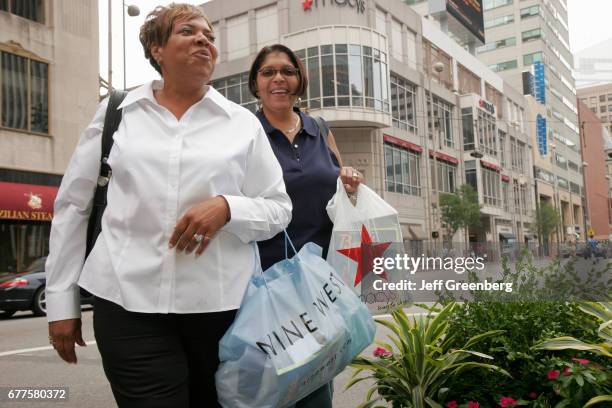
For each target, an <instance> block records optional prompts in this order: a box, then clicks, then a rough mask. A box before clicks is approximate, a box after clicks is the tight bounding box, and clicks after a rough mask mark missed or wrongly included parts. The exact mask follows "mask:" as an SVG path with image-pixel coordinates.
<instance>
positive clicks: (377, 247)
mask: <svg viewBox="0 0 612 408" xmlns="http://www.w3.org/2000/svg"><path fill="white" fill-rule="evenodd" d="M389 245H391V242H382V243H373V242H372V237H371V236H370V233H369V232H368V230H367V229H366V227H365V225H363V226H362V227H361V245H360V246H358V247H357V248H345V249H338V252H340V253H341V254H342V255H344V256H346V257H349V258H351V259H352V260H353V261H355V262H357V274H356V275H355V286H357V285H358V284H359V283H360V282H361V280H362V279H363V278H364V277H365V275H367V274H368V273H370V272H372V270H373V269H374V258H378V257H381V256H382V255H383V254H384V253H385V251H386V250H387V248H389ZM380 276H382V277H383V278H385V280H387V275H386V274H385V272H383V273H381V275H380Z"/></svg>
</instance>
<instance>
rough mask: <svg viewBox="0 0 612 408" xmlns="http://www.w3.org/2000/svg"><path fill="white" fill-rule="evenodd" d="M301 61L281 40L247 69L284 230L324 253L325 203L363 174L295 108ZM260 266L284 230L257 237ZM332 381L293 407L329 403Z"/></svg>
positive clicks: (276, 252) (278, 252)
mask: <svg viewBox="0 0 612 408" xmlns="http://www.w3.org/2000/svg"><path fill="white" fill-rule="evenodd" d="M307 85H308V78H307V77H306V72H305V70H304V66H303V65H302V63H301V61H300V60H299V58H297V56H296V55H295V54H294V53H293V51H291V50H290V49H289V48H287V47H285V46H284V45H281V44H275V45H271V46H267V47H264V48H262V49H261V51H259V54H257V57H256V58H255V61H253V65H251V70H250V72H249V89H250V91H251V93H252V94H253V95H254V96H255V97H256V98H257V99H258V100H259V102H260V104H261V109H260V111H259V112H257V117H258V118H259V120H260V121H261V123H262V125H263V128H264V130H265V132H266V134H267V135H268V139H269V140H270V144H271V145H272V150H273V151H274V154H275V155H276V158H277V159H278V161H279V162H280V165H281V167H282V169H283V177H284V180H285V186H286V189H287V193H288V194H289V197H290V198H291V201H292V202H293V217H292V220H291V223H290V224H289V227H288V228H287V232H288V234H289V236H290V237H291V240H292V241H293V243H294V245H295V247H296V249H297V250H299V249H300V248H301V247H302V246H303V245H304V244H306V243H307V242H314V243H316V244H317V245H320V246H321V247H322V248H323V257H325V256H326V255H327V249H328V248H329V241H330V239H331V232H332V227H333V225H332V222H331V220H330V219H329V217H328V216H327V212H326V210H325V207H326V205H327V202H328V201H329V200H330V199H331V198H332V196H333V195H334V194H335V192H336V180H337V179H338V176H340V177H341V179H342V182H343V183H344V186H345V188H346V191H347V192H348V193H354V192H355V190H356V189H357V185H358V184H359V183H360V182H362V181H363V176H362V175H361V174H360V173H359V172H358V171H356V170H355V169H353V168H352V167H342V161H341V158H340V153H339V152H338V148H337V146H336V142H335V140H334V136H333V134H332V133H331V132H330V131H329V129H328V128H327V125H326V124H325V122H323V121H322V120H321V121H319V123H321V125H322V128H323V129H320V128H319V126H318V124H317V121H315V120H314V119H313V118H312V117H310V116H308V114H306V113H305V112H302V111H300V109H299V108H297V107H296V106H295V105H296V101H297V99H298V97H299V96H301V95H303V94H304V93H305V91H306V89H307ZM258 245H259V253H260V256H261V266H262V267H263V269H264V270H265V269H267V268H268V267H270V266H271V265H273V264H275V263H276V262H278V261H280V260H282V259H285V247H284V245H285V244H284V235H283V234H282V233H280V234H278V235H276V236H275V237H273V238H272V239H269V240H267V241H261V242H259V243H258ZM331 386H332V384H331V383H330V384H327V385H325V386H323V387H321V388H320V389H318V390H316V391H314V392H313V393H312V394H310V395H309V396H308V397H306V398H304V399H303V400H301V401H299V402H298V403H297V404H296V408H307V407H316V408H327V407H331V406H332V387H331Z"/></svg>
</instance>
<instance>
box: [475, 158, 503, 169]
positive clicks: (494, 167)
mask: <svg viewBox="0 0 612 408" xmlns="http://www.w3.org/2000/svg"><path fill="white" fill-rule="evenodd" d="M480 164H481V165H482V166H483V167H487V168H489V169H491V170H495V171H501V167H499V166H497V165H495V164H493V163H489V162H487V161H484V160H481V161H480Z"/></svg>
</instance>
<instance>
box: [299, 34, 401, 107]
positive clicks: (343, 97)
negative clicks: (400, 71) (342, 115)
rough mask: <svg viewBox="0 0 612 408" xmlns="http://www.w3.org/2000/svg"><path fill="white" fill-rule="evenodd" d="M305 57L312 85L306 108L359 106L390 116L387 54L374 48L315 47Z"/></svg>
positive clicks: (304, 104) (335, 45) (348, 46)
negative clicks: (388, 113) (386, 113)
mask: <svg viewBox="0 0 612 408" xmlns="http://www.w3.org/2000/svg"><path fill="white" fill-rule="evenodd" d="M298 51H300V50H298ZM301 54H302V55H304V54H305V55H306V57H305V58H304V59H303V60H302V62H303V63H304V66H305V67H306V69H307V70H308V82H309V85H308V92H307V95H306V97H305V98H304V100H303V101H302V106H303V107H308V108H310V109H318V108H321V107H323V106H325V107H327V106H357V107H367V108H375V109H376V110H381V111H384V112H389V110H390V108H389V85H388V81H389V79H388V73H387V63H386V59H387V56H386V54H385V53H382V52H380V51H379V50H377V49H373V48H371V47H361V46H359V45H354V44H334V45H321V46H320V49H319V47H311V48H308V49H307V50H305V52H304V51H303V50H302V52H301ZM319 55H320V56H319Z"/></svg>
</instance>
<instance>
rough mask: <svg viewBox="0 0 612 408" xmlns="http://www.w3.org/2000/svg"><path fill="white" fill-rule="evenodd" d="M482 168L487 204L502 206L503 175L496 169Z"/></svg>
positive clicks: (483, 191) (483, 193) (485, 201)
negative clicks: (501, 183)
mask: <svg viewBox="0 0 612 408" xmlns="http://www.w3.org/2000/svg"><path fill="white" fill-rule="evenodd" d="M481 169H482V173H481V174H482V197H483V201H484V204H485V205H490V206H493V207H501V185H500V182H501V177H500V175H499V173H498V172H497V171H495V170H492V169H489V168H487V167H481Z"/></svg>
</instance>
